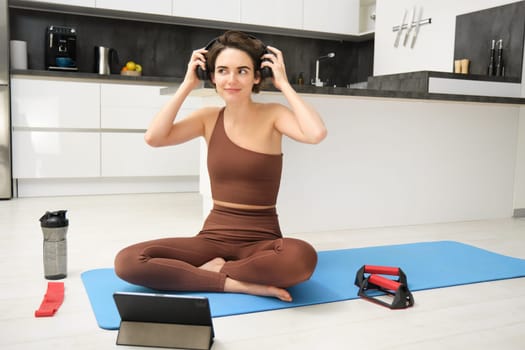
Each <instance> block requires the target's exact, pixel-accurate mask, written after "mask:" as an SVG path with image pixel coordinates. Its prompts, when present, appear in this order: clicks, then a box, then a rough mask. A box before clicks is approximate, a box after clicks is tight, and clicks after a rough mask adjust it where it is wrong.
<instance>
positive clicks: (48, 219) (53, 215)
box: [40, 210, 69, 227]
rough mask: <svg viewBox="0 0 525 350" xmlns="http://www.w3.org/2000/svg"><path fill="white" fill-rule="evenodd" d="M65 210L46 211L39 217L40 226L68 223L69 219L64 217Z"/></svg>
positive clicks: (56, 225) (66, 224)
mask: <svg viewBox="0 0 525 350" xmlns="http://www.w3.org/2000/svg"><path fill="white" fill-rule="evenodd" d="M66 212H67V210H57V211H46V213H45V214H44V215H43V216H42V217H41V218H40V226H42V227H63V226H68V225H69V220H68V219H67V218H66Z"/></svg>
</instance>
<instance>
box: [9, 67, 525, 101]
mask: <svg viewBox="0 0 525 350" xmlns="http://www.w3.org/2000/svg"><path fill="white" fill-rule="evenodd" d="M11 75H12V76H15V77H16V76H18V77H31V78H38V77H41V78H45V79H57V80H74V81H93V82H101V83H113V84H140V85H165V86H166V87H168V88H170V87H173V88H175V87H176V85H178V84H180V83H181V82H182V80H183V78H178V77H151V76H140V77H130V76H121V75H119V74H111V75H99V74H96V73H83V72H61V71H47V70H12V71H11ZM396 76H398V77H399V76H416V77H421V76H426V77H428V76H435V77H451V78H459V79H472V80H486V79H484V78H490V79H492V78H497V79H498V80H490V81H503V82H511V83H519V81H517V79H511V78H501V77H484V76H473V75H463V74H453V73H444V72H414V73H403V74H401V75H398V74H394V75H389V76H382V77H386V78H387V79H395V77H396ZM458 76H461V77H458ZM473 77H474V78H473ZM376 78H378V77H371V79H376ZM502 79H504V80H502ZM369 85H370V84H369ZM205 87H207V88H212V86H211V85H209V84H206V86H205ZM294 88H295V90H296V91H297V92H298V93H302V94H313V95H327V96H330V95H332V96H362V97H377V98H399V99H418V100H435V101H457V102H477V103H500V104H517V105H525V98H516V97H496V96H474V95H455V94H443V93H439V94H438V93H428V92H424V91H400V90H380V89H370V88H366V89H355V88H354V89H353V88H346V87H315V86H312V85H294ZM170 90H171V89H170ZM263 91H277V90H276V89H275V88H273V87H267V88H264V89H263Z"/></svg>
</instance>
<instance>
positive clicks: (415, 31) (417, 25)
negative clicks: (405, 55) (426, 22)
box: [410, 6, 423, 49]
mask: <svg viewBox="0 0 525 350" xmlns="http://www.w3.org/2000/svg"><path fill="white" fill-rule="evenodd" d="M422 16H423V6H421V7H420V8H419V14H418V16H417V22H416V29H414V36H413V37H412V44H411V45H410V48H411V49H413V48H414V45H415V44H416V38H417V34H418V33H419V26H420V25H421V23H420V22H421V17H422Z"/></svg>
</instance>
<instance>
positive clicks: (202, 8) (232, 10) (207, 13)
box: [172, 0, 244, 23]
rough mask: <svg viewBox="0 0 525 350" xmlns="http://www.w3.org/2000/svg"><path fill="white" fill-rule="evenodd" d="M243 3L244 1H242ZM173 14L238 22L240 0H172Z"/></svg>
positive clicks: (239, 19)
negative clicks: (218, 0) (218, 1)
mask: <svg viewBox="0 0 525 350" xmlns="http://www.w3.org/2000/svg"><path fill="white" fill-rule="evenodd" d="M243 3H244V2H243ZM172 11H173V12H172V14H173V16H177V17H189V18H198V19H207V20H213V21H222V22H233V23H239V22H240V21H241V0H221V1H220V4H218V3H217V1H216V0H200V1H199V2H198V6H196V4H195V2H194V1H188V0H173V10H172Z"/></svg>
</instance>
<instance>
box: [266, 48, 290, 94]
mask: <svg viewBox="0 0 525 350" xmlns="http://www.w3.org/2000/svg"><path fill="white" fill-rule="evenodd" d="M266 48H267V49H268V51H270V53H266V54H264V55H263V56H262V58H263V61H262V63H261V67H270V68H271V69H272V73H273V78H272V81H273V85H274V86H275V88H277V89H278V90H282V88H283V86H284V85H285V84H289V82H288V78H287V77H286V67H285V66H284V59H283V53H282V52H281V50H279V49H277V48H275V47H273V46H267V47H266Z"/></svg>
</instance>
